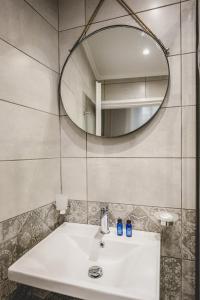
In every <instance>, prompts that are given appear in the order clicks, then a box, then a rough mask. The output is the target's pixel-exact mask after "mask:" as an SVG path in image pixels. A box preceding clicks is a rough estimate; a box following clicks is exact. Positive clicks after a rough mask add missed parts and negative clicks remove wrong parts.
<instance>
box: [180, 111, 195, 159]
mask: <svg viewBox="0 0 200 300" xmlns="http://www.w3.org/2000/svg"><path fill="white" fill-rule="evenodd" d="M195 126H196V108H195V106H188V107H187V106H185V107H183V108H182V156H183V157H195V153H196V129H195V128H196V127H195Z"/></svg>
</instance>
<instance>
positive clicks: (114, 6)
mask: <svg viewBox="0 0 200 300" xmlns="http://www.w3.org/2000/svg"><path fill="white" fill-rule="evenodd" d="M98 2H99V1H98V0H86V20H87V21H88V20H89V18H90V16H91V15H92V13H93V11H94V9H95V8H96V6H97V4H98ZM177 2H180V1H179V0H156V1H155V0H142V1H141V0H126V3H127V4H128V5H129V7H130V8H131V9H132V10H133V11H134V12H139V11H143V10H148V9H153V8H156V7H161V6H164V5H169V4H172V3H177ZM127 14H128V13H127V11H126V10H125V9H124V8H123V7H122V6H121V5H120V4H118V3H117V1H116V0H105V1H104V4H103V5H102V7H101V9H100V10H99V12H98V14H97V16H96V17H95V19H94V22H99V21H103V20H107V19H110V18H116V17H120V16H124V15H127Z"/></svg>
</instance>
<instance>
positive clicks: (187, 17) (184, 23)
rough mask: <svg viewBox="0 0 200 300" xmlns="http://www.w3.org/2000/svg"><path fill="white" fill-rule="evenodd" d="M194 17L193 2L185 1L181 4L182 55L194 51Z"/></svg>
mask: <svg viewBox="0 0 200 300" xmlns="http://www.w3.org/2000/svg"><path fill="white" fill-rule="evenodd" d="M195 15H196V7H195V1H185V2H183V3H181V32H182V53H187V52H194V51H195V39H196V24H195V23H196V22H195Z"/></svg>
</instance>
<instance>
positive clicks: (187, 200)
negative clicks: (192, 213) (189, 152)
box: [182, 158, 196, 209]
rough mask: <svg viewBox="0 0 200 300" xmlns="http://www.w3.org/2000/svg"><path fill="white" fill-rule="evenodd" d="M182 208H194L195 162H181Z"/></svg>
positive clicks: (191, 160)
mask: <svg viewBox="0 0 200 300" xmlns="http://www.w3.org/2000/svg"><path fill="white" fill-rule="evenodd" d="M182 187H183V190H182V195H183V196H182V206H183V208H186V209H195V208H196V160H195V159H194V158H183V160H182Z"/></svg>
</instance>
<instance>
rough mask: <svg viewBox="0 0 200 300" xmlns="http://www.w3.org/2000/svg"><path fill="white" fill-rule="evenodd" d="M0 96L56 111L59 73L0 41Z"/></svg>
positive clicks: (41, 108)
mask: <svg viewBox="0 0 200 300" xmlns="http://www.w3.org/2000/svg"><path fill="white" fill-rule="evenodd" d="M0 65H1V72H0V99H3V100H8V101H11V102H15V103H19V104H22V105H26V106H30V107H33V108H37V109H40V110H44V111H47V112H51V113H55V114H58V100H57V98H58V96H57V88H58V75H57V74H56V73H55V72H53V71H51V70H49V69H47V68H46V67H44V66H43V65H41V64H39V63H38V62H36V61H35V60H33V59H32V58H30V57H28V56H27V55H25V54H24V53H22V52H20V51H19V50H17V49H15V48H13V47H12V46H10V45H8V44H7V43H5V42H3V41H0Z"/></svg>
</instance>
